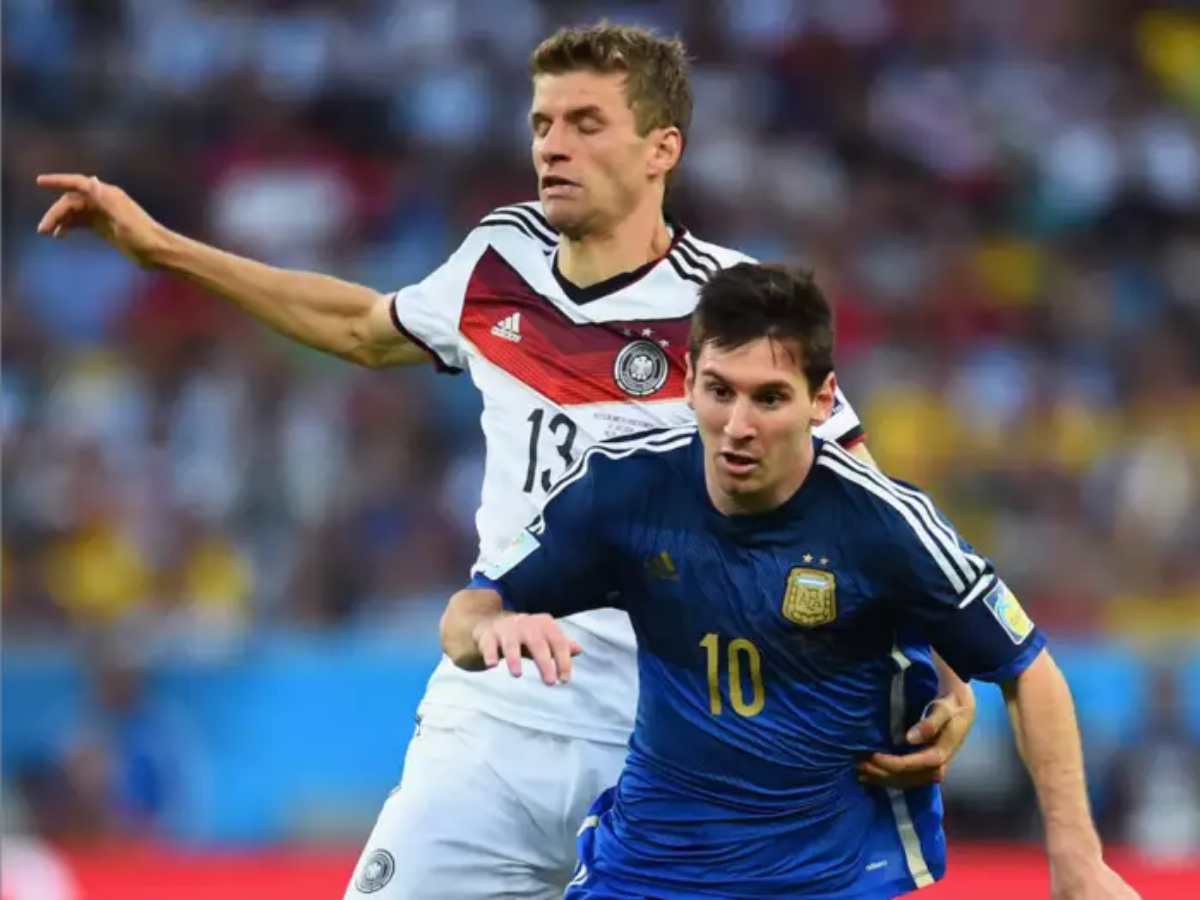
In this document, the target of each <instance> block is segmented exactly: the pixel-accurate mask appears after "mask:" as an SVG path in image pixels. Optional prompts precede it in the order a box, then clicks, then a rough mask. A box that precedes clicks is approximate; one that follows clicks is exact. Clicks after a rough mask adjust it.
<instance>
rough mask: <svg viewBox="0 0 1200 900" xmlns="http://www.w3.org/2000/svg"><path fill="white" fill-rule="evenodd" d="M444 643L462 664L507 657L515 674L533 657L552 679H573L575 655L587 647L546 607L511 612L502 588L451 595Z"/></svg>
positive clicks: (474, 666)
mask: <svg viewBox="0 0 1200 900" xmlns="http://www.w3.org/2000/svg"><path fill="white" fill-rule="evenodd" d="M441 636H442V649H443V650H444V651H445V653H446V655H447V656H449V657H450V659H451V660H452V661H453V662H454V664H455V665H456V666H458V667H459V668H462V669H470V670H479V669H491V668H493V667H495V666H496V665H498V664H499V662H500V659H501V657H503V659H504V661H505V663H506V664H507V665H508V671H509V673H510V674H511V675H512V676H513V677H514V678H520V677H521V658H522V657H524V656H527V657H529V658H531V659H532V660H533V661H534V662H535V663H536V664H537V667H538V672H540V673H541V676H542V681H544V682H545V683H546V684H548V685H552V684H557V683H562V684H565V683H566V682H568V681H570V679H571V657H572V656H575V655H576V654H578V653H580V652H582V648H581V647H580V646H579V644H577V643H576V642H575V641H573V640H571V639H570V638H568V637H567V636H566V635H565V634H564V633H563V631H562V629H561V628H559V626H558V623H557V622H556V621H555V620H554V617H553V616H550V615H547V614H546V613H537V614H533V615H530V614H527V613H514V612H508V611H506V610H505V609H504V608H503V604H502V602H501V598H500V594H499V593H497V592H496V591H494V590H491V589H488V588H465V589H463V590H461V591H459V592H458V593H457V594H455V595H454V596H453V597H451V598H450V603H449V604H448V605H447V606H446V611H445V613H443V614H442V621H441Z"/></svg>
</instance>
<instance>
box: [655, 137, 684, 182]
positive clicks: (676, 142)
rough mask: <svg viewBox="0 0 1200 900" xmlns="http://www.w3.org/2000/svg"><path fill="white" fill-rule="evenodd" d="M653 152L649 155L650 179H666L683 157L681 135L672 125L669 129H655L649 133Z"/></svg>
mask: <svg viewBox="0 0 1200 900" xmlns="http://www.w3.org/2000/svg"><path fill="white" fill-rule="evenodd" d="M650 140H651V141H652V142H653V144H652V146H653V151H652V152H651V154H650V163H649V172H648V174H649V175H650V176H651V177H664V178H665V177H666V175H667V174H668V173H669V172H670V171H671V170H672V169H674V168H675V167H676V166H678V165H679V158H680V157H681V156H683V133H682V132H681V131H680V130H679V129H678V128H676V127H675V126H674V125H672V126H671V127H669V128H655V129H654V130H653V131H651V132H650Z"/></svg>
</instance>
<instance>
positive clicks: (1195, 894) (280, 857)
mask: <svg viewBox="0 0 1200 900" xmlns="http://www.w3.org/2000/svg"><path fill="white" fill-rule="evenodd" d="M63 856H64V858H65V861H66V863H67V865H68V866H69V867H70V869H71V871H72V873H73V874H74V876H75V879H76V881H77V883H78V886H79V889H80V890H79V897H78V898H77V900H164V898H170V900H233V898H241V897H253V898H255V900H336V898H340V897H341V896H342V892H343V891H344V890H345V887H346V883H347V881H348V880H349V877H350V871H351V868H352V867H353V865H354V862H355V858H356V852H355V851H346V850H330V849H320V848H317V849H307V848H291V849H286V850H261V851H256V852H246V851H240V850H239V851H232V850H231V851H228V852H220V851H205V852H192V851H186V850H180V849H178V848H175V847H154V846H116V847H99V848H89V849H86V850H84V849H69V850H65V851H64V852H63ZM1109 858H1110V862H1111V863H1112V865H1113V867H1114V868H1115V869H1116V870H1117V871H1119V872H1120V873H1121V874H1122V875H1123V876H1124V877H1125V878H1126V879H1127V880H1128V881H1129V882H1130V883H1131V884H1132V885H1133V886H1134V887H1135V888H1137V890H1138V891H1139V892H1140V893H1141V895H1142V897H1143V898H1145V900H1196V898H1200V858H1197V859H1193V860H1191V861H1190V862H1187V863H1180V864H1171V865H1166V864H1156V863H1152V862H1150V861H1148V860H1146V859H1145V858H1143V857H1140V856H1138V855H1137V854H1135V853H1131V852H1127V851H1120V850H1114V851H1111V852H1110V854H1109ZM920 896H921V897H922V898H928V900H938V898H942V900H950V898H963V897H966V898H970V900H1012V898H1014V897H1021V898H1029V900H1033V898H1037V897H1047V896H1049V881H1048V876H1047V871H1046V863H1045V860H1044V859H1043V857H1042V855H1041V853H1040V851H1039V850H1038V849H1037V848H1030V847H1023V846H998V845H987V846H979V845H957V846H953V847H951V849H950V870H949V872H948V873H947V875H946V878H945V879H944V880H943V881H942V882H941V883H940V884H937V885H935V886H933V887H931V888H928V889H926V890H924V891H922V892H921V893H920Z"/></svg>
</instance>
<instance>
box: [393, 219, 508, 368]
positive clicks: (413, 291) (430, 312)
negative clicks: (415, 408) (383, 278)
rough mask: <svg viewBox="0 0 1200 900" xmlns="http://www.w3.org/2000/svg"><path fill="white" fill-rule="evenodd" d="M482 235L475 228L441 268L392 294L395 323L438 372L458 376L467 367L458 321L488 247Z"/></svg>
mask: <svg viewBox="0 0 1200 900" xmlns="http://www.w3.org/2000/svg"><path fill="white" fill-rule="evenodd" d="M481 232H482V229H479V228H476V229H475V230H474V231H472V232H471V233H470V234H468V235H467V237H466V239H465V240H464V241H463V242H462V244H461V245H460V246H459V248H458V249H457V250H455V251H454V253H452V254H451V255H450V258H449V259H447V260H446V261H445V262H444V263H442V265H441V266H439V267H438V268H437V269H435V270H434V271H433V272H431V273H430V274H429V275H427V276H426V277H425V278H424V279H423V280H422V281H419V282H418V283H416V284H410V285H409V286H408V287H404V288H401V289H400V290H398V291H396V293H395V294H393V295H392V306H391V309H392V322H393V324H395V326H396V328H397V329H399V331H400V333H401V334H403V335H404V336H405V337H406V338H408V339H409V340H411V341H412V342H413V343H415V344H417V345H418V346H420V347H422V348H423V349H425V350H426V351H427V352H428V353H430V354H431V355H432V356H433V361H434V365H436V366H437V368H438V371H439V372H452V373H457V372H460V371H462V369H463V368H464V367H465V365H466V361H465V357H464V356H463V341H462V331H461V330H460V328H459V320H460V319H461V318H462V310H463V303H464V302H465V301H466V295H467V285H468V283H469V282H470V280H471V273H472V272H474V270H475V264H476V263H477V262H478V261H479V257H480V256H482V255H483V251H484V250H485V249H486V248H487V245H488V242H487V238H486V236H485V235H484V234H482V233H481Z"/></svg>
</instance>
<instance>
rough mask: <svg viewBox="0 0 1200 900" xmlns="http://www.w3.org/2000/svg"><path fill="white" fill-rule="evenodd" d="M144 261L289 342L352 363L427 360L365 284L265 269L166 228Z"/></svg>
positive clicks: (376, 293) (262, 265)
mask: <svg viewBox="0 0 1200 900" xmlns="http://www.w3.org/2000/svg"><path fill="white" fill-rule="evenodd" d="M149 262H150V263H151V264H152V265H154V266H156V267H158V268H161V269H164V270H166V271H170V272H173V273H175V274H177V275H180V276H182V277H184V278H187V279H188V280H190V281H192V282H195V283H196V284H199V285H200V286H202V287H204V288H205V289H207V290H209V291H211V292H213V293H215V294H218V295H219V296H221V297H224V298H225V299H227V300H229V301H231V302H233V303H235V304H236V305H237V306H239V307H241V308H242V309H243V310H245V311H246V312H248V313H250V314H251V315H253V316H254V317H255V318H257V319H259V320H260V321H262V322H263V323H265V324H266V325H269V326H270V327H271V328H273V329H275V330H276V331H278V332H280V333H281V334H283V335H285V336H287V337H289V338H292V339H293V340H296V341H299V342H301V343H303V344H306V345H308V346H310V347H314V348H316V349H318V350H322V351H325V352H327V353H332V354H334V355H336V356H340V357H342V358H343V359H347V360H350V361H351V362H356V363H359V364H361V365H368V366H383V365H399V364H404V363H410V362H418V361H422V360H425V359H427V357H426V356H425V354H424V352H423V351H422V350H420V348H417V347H414V346H413V345H412V344H410V343H409V342H408V341H406V340H405V339H404V338H403V336H402V335H400V334H399V332H397V331H396V329H395V328H394V327H393V326H392V325H391V323H390V321H388V320H387V318H386V317H387V315H388V310H387V302H388V301H387V298H386V297H385V296H384V295H382V294H380V293H379V292H377V291H374V290H372V289H371V288H368V287H364V286H363V285H359V284H353V283H351V282H348V281H343V280H341V279H338V278H333V277H331V276H328V275H321V274H317V273H314V272H298V271H292V270H288V269H280V268H277V267H275V266H269V265H266V264H265V263H261V262H257V261H256V260H252V259H247V258H245V257H241V256H237V255H235V254H233V253H228V252H226V251H224V250H219V249H217V248H216V247H212V246H209V245H207V244H204V243H201V242H200V241H196V240H193V239H191V238H189V237H186V236H184V235H181V234H178V233H176V232H172V231H168V230H166V229H163V231H162V233H161V240H160V241H159V242H158V247H157V249H156V251H155V252H154V253H153V254H152V255H151V257H150V259H149Z"/></svg>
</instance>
